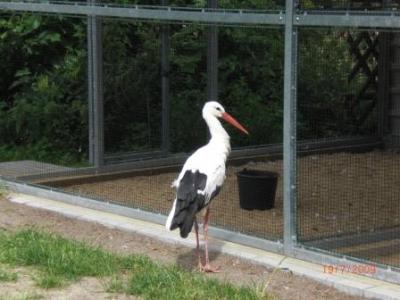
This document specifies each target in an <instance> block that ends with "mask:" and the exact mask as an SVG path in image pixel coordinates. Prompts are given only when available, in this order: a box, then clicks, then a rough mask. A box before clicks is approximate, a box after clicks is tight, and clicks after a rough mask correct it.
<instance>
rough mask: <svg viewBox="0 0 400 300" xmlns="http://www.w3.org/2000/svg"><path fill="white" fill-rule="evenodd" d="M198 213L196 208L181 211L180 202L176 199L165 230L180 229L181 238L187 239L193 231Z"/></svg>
mask: <svg viewBox="0 0 400 300" xmlns="http://www.w3.org/2000/svg"><path fill="white" fill-rule="evenodd" d="M177 207H178V208H177ZM196 212H197V209H196V207H191V208H190V209H180V208H179V200H176V199H175V201H174V204H173V206H172V209H171V212H170V213H169V215H168V219H167V222H166V224H165V228H166V229H167V230H169V231H172V230H175V229H176V228H179V230H180V235H181V237H182V238H187V237H188V235H189V233H190V232H191V231H192V228H193V224H194V218H195V216H196Z"/></svg>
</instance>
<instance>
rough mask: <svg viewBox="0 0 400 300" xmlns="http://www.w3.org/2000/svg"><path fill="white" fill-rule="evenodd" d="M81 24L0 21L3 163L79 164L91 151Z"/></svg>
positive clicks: (29, 18)
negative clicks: (8, 161) (34, 160)
mask: <svg viewBox="0 0 400 300" xmlns="http://www.w3.org/2000/svg"><path fill="white" fill-rule="evenodd" d="M84 28H85V27H84V26H83V23H82V21H80V20H76V19H75V20H71V19H64V18H54V17H53V18H50V17H41V16H37V15H29V14H26V15H25V14H24V15H15V16H8V17H4V18H2V19H0V63H1V65H2V71H3V72H2V75H1V76H0V145H1V146H0V160H1V161H4V160H16V159H37V160H45V161H53V162H58V163H78V162H80V161H82V160H83V159H84V157H85V156H86V152H87V133H86V132H87V104H86V102H87V100H86V99H87V97H86V84H87V83H86V69H85V67H84V66H85V61H86V50H85V31H84Z"/></svg>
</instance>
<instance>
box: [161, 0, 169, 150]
mask: <svg viewBox="0 0 400 300" xmlns="http://www.w3.org/2000/svg"><path fill="white" fill-rule="evenodd" d="M161 5H163V6H167V5H168V0H161ZM169 33H170V32H169V25H167V24H166V25H162V27H161V99H162V116H161V123H162V132H161V149H162V151H163V152H165V153H168V152H169V151H170V112H171V96H170V64H169V53H170V48H171V45H170V38H169Z"/></svg>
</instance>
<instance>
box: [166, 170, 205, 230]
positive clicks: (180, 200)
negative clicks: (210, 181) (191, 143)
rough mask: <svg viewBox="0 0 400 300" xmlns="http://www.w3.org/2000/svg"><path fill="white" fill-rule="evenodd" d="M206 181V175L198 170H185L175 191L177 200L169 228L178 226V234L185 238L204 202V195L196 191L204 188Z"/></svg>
mask: <svg viewBox="0 0 400 300" xmlns="http://www.w3.org/2000/svg"><path fill="white" fill-rule="evenodd" d="M206 183H207V175H205V174H202V173H200V172H199V171H196V172H192V171H190V170H188V171H186V172H185V175H183V177H182V179H181V181H180V182H179V187H178V191H177V201H176V207H175V214H174V217H173V219H172V224H171V230H174V229H176V228H178V227H179V229H180V235H181V237H183V238H186V237H187V236H188V235H189V232H190V231H192V227H193V223H194V218H195V216H196V213H197V212H199V211H200V210H201V209H202V208H203V207H204V204H205V196H204V195H202V194H199V193H198V192H197V191H198V190H200V191H202V190H204V189H205V187H206Z"/></svg>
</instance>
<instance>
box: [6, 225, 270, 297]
mask: <svg viewBox="0 0 400 300" xmlns="http://www.w3.org/2000/svg"><path fill="white" fill-rule="evenodd" d="M1 264H2V265H9V266H13V267H20V266H30V267H33V268H34V269H37V272H36V273H35V274H36V275H35V278H34V281H35V282H36V285H38V286H39V287H41V288H62V287H64V286H66V285H68V284H70V283H72V282H76V281H79V280H80V279H81V278H83V277H101V278H105V280H106V282H107V283H106V287H105V288H106V289H107V291H108V292H117V293H126V294H130V295H137V296H140V297H141V298H143V299H171V300H172V299H174V300H178V299H271V297H269V296H268V295H263V293H262V287H259V288H257V287H254V288H247V287H237V286H234V285H232V284H230V283H226V282H221V281H218V280H215V279H210V278H207V277H206V276H204V275H203V274H200V273H197V272H189V271H186V270H183V269H181V268H179V267H177V266H173V265H172V266H165V265H161V264H158V263H155V262H153V261H151V260H150V259H149V258H148V257H146V256H137V255H130V256H122V255H116V254H113V253H110V252H107V251H105V250H103V249H101V248H95V247H91V246H88V245H86V244H84V243H81V242H76V241H71V240H67V239H64V238H61V237H59V236H56V235H53V234H49V233H45V232H41V231H37V230H20V231H17V232H15V233H10V232H5V231H0V265H1ZM17 280H18V274H17V273H15V272H10V271H7V270H3V269H2V268H0V283H1V282H4V281H17Z"/></svg>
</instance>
